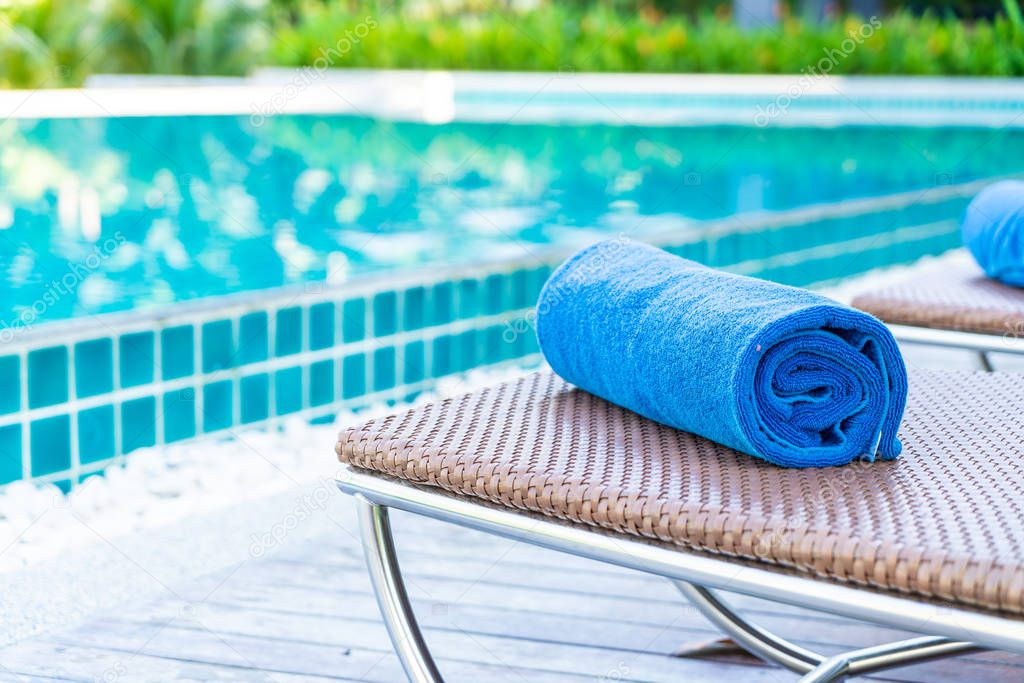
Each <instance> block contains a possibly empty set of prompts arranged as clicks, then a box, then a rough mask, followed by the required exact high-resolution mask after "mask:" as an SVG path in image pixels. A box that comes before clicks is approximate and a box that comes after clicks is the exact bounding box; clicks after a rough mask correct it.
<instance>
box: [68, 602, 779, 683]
mask: <svg viewBox="0 0 1024 683" xmlns="http://www.w3.org/2000/svg"><path fill="white" fill-rule="evenodd" d="M224 617H225V618H224V620H223V621H220V622H214V623H213V624H211V626H210V627H202V626H199V627H193V626H179V625H177V623H174V624H171V625H170V626H166V627H165V626H164V625H163V624H162V623H160V622H148V623H130V622H115V621H100V622H93V623H92V624H90V625H89V628H88V629H80V630H76V631H74V632H72V633H69V634H66V635H63V636H60V638H59V642H61V643H67V644H73V645H76V646H79V647H85V646H90V647H100V648H112V647H121V648H125V649H127V650H129V651H135V650H136V649H139V650H141V651H142V652H143V653H145V654H150V655H157V656H163V657H174V658H180V657H185V656H187V657H189V658H190V659H192V660H193V661H201V662H206V663H213V664H227V665H234V666H244V667H247V668H250V669H252V670H254V671H266V672H275V673H276V672H281V673H291V674H307V675H321V676H337V677H339V678H342V679H343V680H360V681H375V682H376V681H398V680H401V678H402V676H401V673H400V670H399V669H398V668H397V666H398V663H397V660H395V658H394V656H393V655H392V653H391V646H390V642H389V641H388V640H387V634H386V632H385V631H384V627H383V625H382V624H379V623H365V622H359V623H357V624H355V626H356V627H355V628H352V627H349V628H344V627H343V628H338V627H339V624H338V622H337V620H331V621H318V620H311V619H308V618H307V617H306V616H305V615H303V616H300V617H291V616H283V617H277V618H263V619H260V620H259V621H253V620H252V619H251V618H248V619H246V618H242V616H241V615H238V614H234V615H232V614H231V613H227V614H225V615H224ZM342 626H344V624H342ZM154 630H155V631H158V632H157V633H156V635H152V634H151V632H152V631H154ZM253 633H265V635H251V634H253ZM432 646H433V647H434V648H435V652H436V655H437V659H438V662H439V665H440V666H441V667H442V668H447V666H448V665H449V664H451V663H458V664H466V665H476V666H477V667H482V668H483V670H484V671H485V672H486V677H487V679H489V680H500V681H510V682H515V683H521V681H523V680H526V681H534V680H544V681H555V680H567V679H569V680H571V679H579V678H585V679H588V680H594V679H600V678H602V677H605V678H607V677H610V676H614V675H616V672H618V674H619V675H620V676H622V674H626V673H628V675H625V676H622V677H623V678H624V679H625V680H638V681H639V680H643V681H652V682H656V683H669V681H672V682H675V681H679V680H691V681H708V682H710V681H718V680H721V675H722V674H723V673H725V674H726V675H728V676H729V678H733V679H741V680H749V681H755V682H759V681H765V682H767V681H778V678H777V673H778V672H776V671H774V670H772V669H768V668H766V667H760V666H750V667H746V666H734V667H732V671H723V668H722V666H721V665H719V664H717V663H716V664H714V665H712V664H711V663H709V662H704V661H698V660H688V659H676V658H671V657H667V656H654V655H636V656H632V657H629V658H624V657H623V656H622V655H621V653H618V652H610V651H606V650H601V649H600V648H581V650H582V651H579V652H577V651H574V650H572V649H571V648H564V647H557V646H553V645H550V644H547V643H536V642H529V641H511V640H508V639H502V638H494V637H492V636H485V635H481V634H476V633H470V632H465V633H441V632H437V633H434V634H432ZM527 663H529V665H530V666H526V664H527ZM727 666H728V665H727ZM737 670H739V671H742V673H740V674H737V673H736V671H737ZM452 678H453V679H455V680H460V679H458V678H457V677H455V676H454V675H453V676H452ZM467 680H474V679H467Z"/></svg>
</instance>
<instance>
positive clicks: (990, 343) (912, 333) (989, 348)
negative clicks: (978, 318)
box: [888, 325, 1024, 372]
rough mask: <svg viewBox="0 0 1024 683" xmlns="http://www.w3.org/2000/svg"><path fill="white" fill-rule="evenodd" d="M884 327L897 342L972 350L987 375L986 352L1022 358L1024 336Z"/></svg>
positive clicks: (926, 328) (925, 328) (901, 326)
mask: <svg viewBox="0 0 1024 683" xmlns="http://www.w3.org/2000/svg"><path fill="white" fill-rule="evenodd" d="M888 327H889V329H890V330H892V336H894V337H895V338H896V339H897V341H900V342H905V343H908V344H921V345H924V346H941V347H945V348H950V349H963V350H965V351H974V352H975V353H977V354H978V358H979V360H980V361H981V367H983V368H984V369H985V370H988V371H989V372H991V371H992V363H991V362H990V361H989V357H988V354H989V353H1011V354H1014V355H1024V337H1016V336H1012V335H998V334H981V333H978V332H961V331H959V330H939V329H934V328H931V327H915V326H913V325H889V326H888Z"/></svg>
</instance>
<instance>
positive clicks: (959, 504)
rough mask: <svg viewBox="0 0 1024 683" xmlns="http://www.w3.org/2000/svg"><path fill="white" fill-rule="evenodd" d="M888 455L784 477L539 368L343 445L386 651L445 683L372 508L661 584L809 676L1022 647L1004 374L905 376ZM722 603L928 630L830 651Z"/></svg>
mask: <svg viewBox="0 0 1024 683" xmlns="http://www.w3.org/2000/svg"><path fill="white" fill-rule="evenodd" d="M910 389H911V390H910V400H909V402H908V406H907V413H906V416H905V419H904V422H903V428H902V430H901V438H902V440H903V444H904V453H903V455H902V456H901V457H900V458H899V459H898V460H896V461H891V462H875V463H870V464H869V463H853V464H850V465H847V466H845V467H835V468H817V469H815V468H811V469H783V468H779V467H776V466H774V465H770V464H768V463H766V462H763V461H761V460H758V459H756V458H753V457H750V456H747V455H743V454H740V453H737V452H735V451H732V450H730V449H729V448H727V447H724V446H720V445H718V444H715V443H713V442H710V441H707V440H705V439H702V438H700V437H697V436H694V435H692V434H688V433H686V432H681V431H677V430H674V429H670V428H668V427H664V426H662V425H659V424H657V423H655V422H652V421H650V420H647V419H644V418H642V417H640V416H638V415H636V414H635V413H632V412H630V411H627V410H625V409H622V408H619V407H617V406H615V405H612V404H610V403H607V402H605V401H603V400H602V399H599V398H597V397H595V396H592V395H590V394H587V393H585V392H582V391H580V390H578V389H573V388H572V387H571V386H570V385H567V384H566V383H564V382H563V381H562V380H560V379H558V378H557V377H555V376H554V375H552V374H548V373H537V374H534V375H531V376H529V377H526V378H524V379H522V380H518V381H515V382H511V383H507V384H504V385H501V386H498V387H494V388H490V389H485V390H482V391H478V392H476V393H473V394H469V395H466V396H463V397H461V398H457V399H454V400H449V401H444V402H441V403H438V404H433V405H429V406H425V407H421V408H416V409H414V410H411V411H409V412H406V413H404V414H399V415H397V416H392V417H387V418H383V419H379V420H373V421H371V422H368V423H366V424H365V425H362V426H360V427H357V428H353V429H348V430H345V431H344V432H342V434H341V436H340V439H339V442H338V444H337V452H338V455H339V457H340V459H341V461H342V463H344V464H343V467H342V470H341V474H340V475H339V480H338V485H339V487H340V488H341V489H342V490H343V491H345V492H347V493H350V494H354V495H355V496H356V498H357V501H358V505H359V509H360V523H361V530H362V535H363V544H364V548H365V552H366V559H367V564H368V568H369V572H370V576H371V578H372V582H373V585H374V588H375V590H376V592H377V597H378V601H379V603H380V607H381V610H382V613H383V616H384V620H385V622H386V624H387V626H388V630H389V632H390V634H391V638H392V641H393V643H394V646H395V649H396V651H397V654H398V656H399V658H400V659H401V661H402V664H403V666H404V667H405V670H406V672H407V674H408V676H409V679H410V680H412V681H417V682H433V681H440V680H441V675H440V674H439V672H438V670H437V668H436V666H435V664H434V662H433V660H432V658H431V656H430V653H429V651H428V648H427V645H426V642H425V640H424V638H423V636H422V634H421V633H420V631H419V629H418V627H417V625H416V620H415V617H414V615H413V612H412V610H411V607H410V604H409V600H408V597H407V595H406V592H405V589H404V586H403V583H402V577H401V572H400V570H399V564H398V558H397V556H396V554H395V547H394V544H393V541H392V537H391V530H390V526H389V521H388V514H387V512H388V508H398V509H402V510H408V511H410V512H413V513H417V514H421V515H427V516H429V517H433V518H436V519H440V520H444V521H447V522H451V523H455V524H459V525H463V526H467V527H471V528H475V529H479V530H483V531H487V532H491V533H495V534H499V535H503V536H506V537H510V538H515V539H519V540H521V541H524V542H528V543H532V544H536V545H538V546H543V547H547V548H553V549H556V550H561V551H564V552H567V553H572V554H575V555H579V556H583V557H589V558H593V559H596V560H601V561H604V562H609V563H612V564H616V565H620V566H623V567H628V568H633V569H636V570H640V571H644V572H648V573H652V574H656V575H660V576H663V577H666V578H667V579H670V580H672V581H674V582H675V583H676V585H677V586H678V587H679V588H680V589H681V590H682V592H683V593H684V594H685V595H686V596H687V597H688V598H689V599H690V600H691V601H692V603H693V604H694V605H695V606H696V608H698V609H699V610H701V611H702V612H703V613H704V614H705V615H706V616H708V617H709V618H710V619H711V621H712V622H713V623H715V624H716V625H717V626H718V627H719V628H721V629H722V630H723V631H725V632H726V633H727V634H728V635H729V636H730V637H731V638H732V639H733V640H735V641H736V642H738V643H739V644H741V645H742V646H744V647H745V648H747V649H748V650H749V651H751V652H752V653H754V654H756V655H758V656H760V657H761V658H763V659H765V660H768V661H771V662H775V663H777V664H780V665H782V666H785V667H787V668H789V669H791V670H793V671H796V672H799V673H802V674H804V678H803V679H802V680H805V681H834V680H841V679H842V678H843V677H844V676H848V675H854V674H864V673H868V672H872V671H878V670H882V669H888V668H893V667H898V666H901V665H905V664H910V663H913V662H918V661H922V660H924V659H933V658H939V657H947V656H953V655H958V654H963V653H966V652H970V651H974V650H977V649H1001V650H1008V651H1016V652H1021V653H1024V523H1022V520H1024V497H1022V496H1021V490H1022V488H1024V424H1022V423H1021V421H1020V415H1022V414H1024V392H1022V391H1021V388H1020V379H1019V376H1013V375H1008V374H1001V373H980V372H975V373H972V372H955V373H954V372H934V371H918V372H914V373H912V374H911V387H910ZM720 590H724V591H729V592H735V593H741V594H746V595H750V596H755V597H759V598H765V599H769V600H775V601H778V602H781V603H787V604H790V605H795V606H798V607H805V608H810V609H814V610H820V611H824V612H829V613H833V614H837V615H842V616H845V617H852V618H856V619H862V620H866V621H871V622H874V623H877V624H882V625H886V626H890V627H894V628H898V629H904V630H908V631H912V632H916V633H921V634H923V635H922V636H920V637H915V638H912V639H909V640H905V641H901V642H897V643H890V644H885V645H879V646H877V647H871V648H866V649H863V650H856V651H852V652H846V653H842V654H839V655H835V656H828V657H826V656H824V655H821V654H818V653H815V652H811V651H809V650H807V649H804V648H802V647H800V646H797V645H795V644H792V643H789V642H788V641H786V640H785V639H784V638H782V637H780V636H776V635H774V634H771V633H769V632H767V631H765V630H764V629H762V628H760V627H758V626H757V625H755V624H752V623H750V622H748V621H747V620H745V619H744V618H743V617H742V616H741V615H740V614H738V613H737V612H735V611H734V610H732V609H731V608H730V607H729V605H728V604H727V603H726V601H725V599H724V598H723V597H722V596H721V594H720V593H719V592H718V591H720Z"/></svg>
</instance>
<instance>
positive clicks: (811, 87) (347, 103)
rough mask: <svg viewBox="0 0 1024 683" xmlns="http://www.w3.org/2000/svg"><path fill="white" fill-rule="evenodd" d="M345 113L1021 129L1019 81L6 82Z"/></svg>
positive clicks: (43, 98)
mask: <svg viewBox="0 0 1024 683" xmlns="http://www.w3.org/2000/svg"><path fill="white" fill-rule="evenodd" d="M278 114H321V115H326V114H347V115H354V116H368V117H374V118H384V119H391V120H399V121H415V122H422V123H430V124H443V123H449V122H452V121H465V122H500V123H511V124H526V123H554V122H567V123H568V122H571V123H607V124H611V125H676V126H678V125H714V124H721V125H746V126H750V125H756V126H822V127H830V126H838V125H885V126H986V127H1024V79H1012V78H933V77H875V76H809V75H806V74H794V75H733V74H624V73H612V74H607V73H602V74H595V73H577V72H573V71H564V72H553V73H516V72H474V71H461V72H460V71H411V70H410V71H404V70H362V69H353V70H347V69H346V70H342V69H328V70H317V69H315V68H313V67H302V68H297V69H281V68H266V69H259V70H257V71H255V72H254V73H253V74H252V75H251V76H249V77H246V78H224V77H198V78H189V77H178V76H171V77H167V76H116V75H110V76H95V77H93V78H91V79H90V80H89V82H88V83H87V85H86V87H84V88H69V89H39V90H9V91H2V92H0V117H2V118H3V119H36V118H70V117H108V116H117V117H133V116H213V115H236V116H238V115H241V116H249V117H250V119H251V121H252V122H253V123H257V124H261V123H262V122H263V121H264V120H265V119H266V118H267V117H270V116H274V115H278Z"/></svg>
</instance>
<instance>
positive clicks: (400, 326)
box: [0, 81, 1024, 489]
mask: <svg viewBox="0 0 1024 683" xmlns="http://www.w3.org/2000/svg"><path fill="white" fill-rule="evenodd" d="M588 83H589V81H588ZM701 87H703V86H701ZM190 92H192V93H193V94H195V91H194V90H193V91H190ZM211 92H213V91H211ZM165 94H166V93H165ZM133 95H134V93H133ZM169 96H172V97H174V96H177V91H174V92H171V93H170V95H169ZM48 97H50V96H49V95H48V94H47V93H45V92H44V93H41V94H40V95H39V96H38V97H34V101H35V102H36V104H32V105H30V107H29V108H31V107H33V106H38V101H40V100H42V101H48V100H47V98H48ZM90 97H94V98H98V97H100V96H99V95H95V96H90ZM470 99H472V98H470ZM477 99H478V100H479V98H477ZM506 99H507V98H506ZM464 100H465V97H463V99H462V100H460V99H459V98H458V97H456V98H455V101H456V103H458V102H460V101H464ZM90 101H92V100H90ZM124 101H128V102H131V103H132V106H136V104H135V98H134V97H133V98H131V99H129V100H124ZM506 104H507V103H506ZM997 104H998V103H997ZM478 105H479V102H477V103H476V104H473V105H472V106H478ZM550 105H551V102H546V103H544V104H543V107H550ZM460 106H461V105H460ZM524 106H525V105H524ZM572 106H576V105H575V104H572ZM630 106H631V107H634V109H632V110H630V111H636V109H635V107H636V106H639V105H635V103H634V104H630ZM645 106H646V105H645ZM701 106H704V105H703V104H702V105H701ZM799 106H800V107H803V108H804V110H806V111H804V114H803V115H804V116H808V115H810V114H809V113H810V112H811V111H812V110H815V111H816V110H817V109H818V108H820V107H819V105H815V104H814V101H813V98H812V97H810V96H808V97H806V98H804V99H803V100H801V102H800V103H799ZM893 106H895V105H893ZM1001 107H1002V105H998V106H996V105H992V108H993V110H998V111H1002V108H1001ZM847 108H849V107H847ZM598 110H600V111H604V110H605V108H603V107H598ZM243 111H244V109H243ZM455 111H458V110H457V108H456V110H455ZM547 111H548V110H547V109H543V110H538V111H529V112H527V113H528V116H525V119H526V121H528V122H524V123H517V122H514V121H513V122H510V121H511V119H514V117H511V119H509V118H506V119H504V120H500V121H493V120H489V119H488V116H492V117H493V116H494V115H495V114H494V112H493V111H491V112H490V113H487V112H485V114H486V115H481V117H480V118H481V119H483V120H478V119H477V118H473V117H472V116H470V118H471V119H472V120H460V119H459V118H458V116H456V117H455V120H449V121H446V122H441V123H426V122H423V121H400V120H397V118H396V119H391V118H387V117H383V118H369V117H365V116H355V115H338V114H324V113H320V114H302V115H279V116H272V117H263V116H262V115H260V116H251V115H249V116H247V115H244V114H242V113H240V112H238V111H235V110H232V114H231V115H217V116H212V115H190V116H180V115H178V116H165V115H154V116H102V115H101V116H95V115H93V116H88V117H84V118H82V117H78V118H76V117H74V116H65V117H60V118H21V119H17V118H15V119H10V120H8V121H7V122H6V123H5V125H3V126H0V143H2V145H3V146H2V147H0V150H2V151H0V172H2V174H3V177H4V179H5V182H4V183H3V184H0V265H2V268H0V291H2V296H3V298H4V301H5V302H7V304H8V305H7V306H6V307H5V311H6V312H7V315H6V316H5V318H4V319H3V320H2V321H0V484H2V483H4V482H9V481H13V480H16V479H32V480H37V481H48V482H54V483H56V484H58V485H59V486H61V487H63V488H65V489H66V488H68V487H70V486H73V485H74V484H75V483H76V482H78V481H80V480H82V479H83V478H84V477H86V476H89V475H90V474H92V473H95V472H98V471H100V470H102V469H104V468H105V467H107V466H109V465H110V464H112V463H117V462H120V461H121V458H123V456H124V455H126V454H128V453H130V452H132V451H134V450H136V449H139V448H144V447H147V446H153V445H159V444H164V443H170V442H177V441H181V440H186V439H192V438H195V437H198V436H202V435H218V434H220V435H231V434H233V433H234V430H235V429H236V428H238V427H239V426H254V425H266V424H273V423H274V422H277V421H281V420H286V419H292V418H295V417H301V418H304V419H311V420H318V419H330V417H331V416H332V415H333V414H335V413H336V412H337V410H338V409H339V408H340V407H345V408H354V409H358V408H359V407H360V406H365V405H369V404H371V403H376V402H389V403H397V402H401V401H404V400H407V399H409V398H410V397H413V396H416V395H417V394H418V393H420V392H422V391H424V390H428V389H430V388H431V387H432V386H434V384H435V383H436V382H437V381H439V380H440V379H442V378H445V377H449V376H452V375H457V374H459V373H462V372H465V371H467V370H470V369H472V368H475V367H479V366H497V365H502V364H510V363H522V362H524V361H525V362H530V361H532V360H536V359H537V358H538V357H537V348H536V342H535V339H534V336H533V330H532V324H531V307H532V306H533V304H534V302H535V300H536V296H537V293H538V292H539V289H540V287H541V285H542V284H543V282H544V280H545V279H546V277H547V275H548V273H549V272H550V270H551V268H552V267H554V266H555V265H556V264H557V263H558V262H559V261H560V260H561V259H562V258H563V257H564V255H565V254H566V252H567V251H569V250H571V249H573V248H575V247H577V246H580V245H582V244H585V243H589V242H592V241H594V240H596V239H599V238H601V237H611V236H617V237H619V238H620V239H640V240H645V241H649V242H652V243H656V244H659V245H661V246H663V247H665V248H667V249H669V250H670V251H672V252H673V253H676V254H679V255H681V256H685V257H688V258H693V259H695V260H698V261H701V262H703V263H706V264H708V265H711V266H715V267H722V268H727V269H730V270H733V271H735V272H740V273H746V274H751V275H757V276H761V277H767V278H771V279H775V280H778V281H781V282H786V283H789V284H794V285H811V284H815V283H824V282H829V281H834V280H838V279H841V278H843V277H848V276H850V275H853V274H856V273H859V272H863V271H866V270H869V269H872V268H876V267H881V266H887V265H892V264H895V263H901V262H909V261H912V260H914V259H916V258H918V257H920V256H923V255H927V254H937V253H941V252H943V251H945V250H947V249H949V248H952V247H954V246H956V245H957V243H958V236H957V229H958V219H959V216H960V214H961V212H962V211H963V208H964V207H965V206H966V203H967V201H968V200H969V199H970V197H971V196H973V194H974V193H975V192H976V191H977V190H978V189H980V188H981V187H982V186H984V184H985V183H986V182H987V181H988V179H990V178H992V177H995V176H1001V175H1007V174H1015V173H1020V172H1021V171H1024V161H1021V160H1022V159H1024V154H1022V152H1024V130H1022V129H1021V128H1019V127H1015V126H1009V127H1004V128H994V127H990V128H981V127H972V126H970V125H953V126H948V127H947V126H942V127H920V126H918V127H914V126H902V127H901V126H889V125H884V126H883V125H855V126H843V127H822V126H817V127H765V128H759V127H757V126H753V125H747V126H742V125H734V123H735V119H736V117H737V114H736V113H735V112H732V113H731V114H730V113H729V112H723V119H726V120H729V121H730V125H664V124H663V123H648V124H644V125H624V124H623V122H622V121H612V122H606V121H585V120H579V121H571V122H567V121H561V120H558V121H555V120H546V119H545V116H546V115H547V114H545V112H547ZM702 111H703V110H702ZM986 111H987V110H986ZM477 113H480V112H477ZM670 113H671V112H670ZM1010 113H1012V112H1010ZM674 115H675V114H673V116H674ZM705 115H706V112H705V113H702V114H701V116H702V117H703V116H705ZM972 115H974V114H972ZM986 115H988V114H986ZM664 116H665V111H664V108H661V109H658V110H657V111H656V112H654V118H657V119H658V121H659V122H660V121H661V119H662V118H663V117H664ZM730 117H731V118H730ZM399 118H400V117H399ZM427 118H429V117H427Z"/></svg>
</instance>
